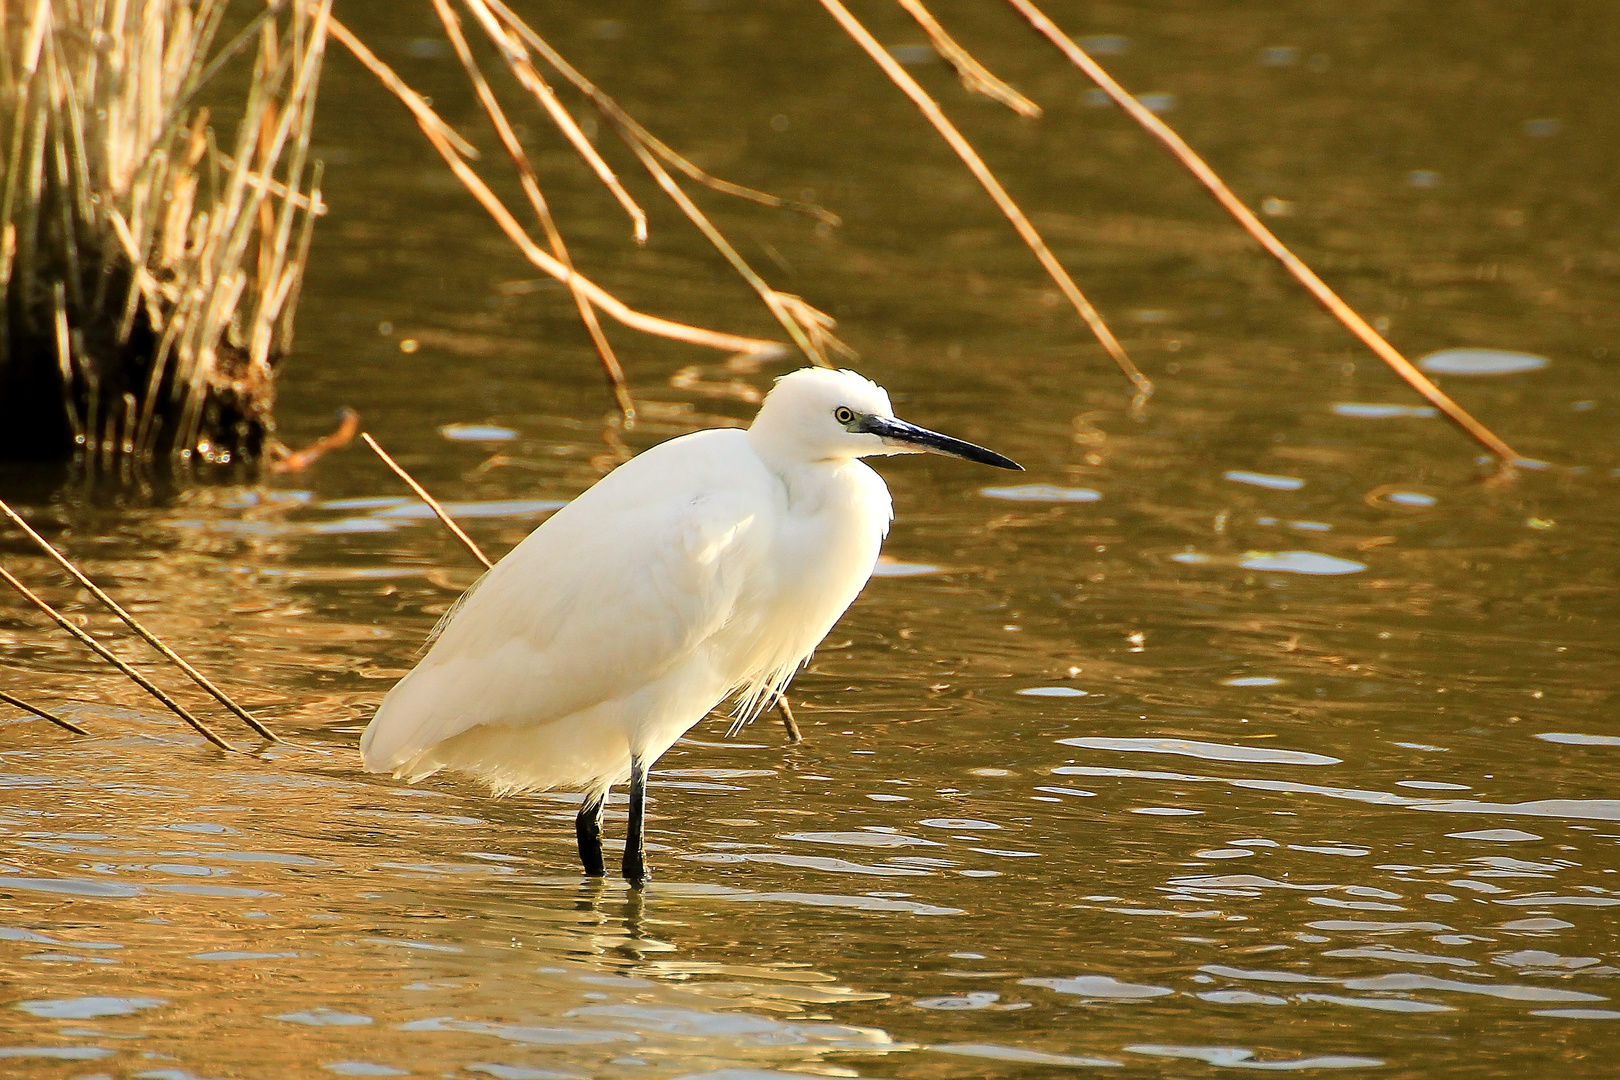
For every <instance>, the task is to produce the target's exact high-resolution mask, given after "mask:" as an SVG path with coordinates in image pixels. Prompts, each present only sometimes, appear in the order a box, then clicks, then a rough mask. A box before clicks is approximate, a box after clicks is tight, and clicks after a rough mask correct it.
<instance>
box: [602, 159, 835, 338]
mask: <svg viewBox="0 0 1620 1080" xmlns="http://www.w3.org/2000/svg"><path fill="white" fill-rule="evenodd" d="M619 134H620V135H621V136H623V137H624V141H625V143H626V145H628V146H629V147H630V149H631V150H632V151H634V153H635V155H636V157H638V158H640V159H641V164H642V165H643V166H644V167H645V168H646V170H647V172H648V173H650V174H651V175H652V178H653V179H654V180H655V181H657V183H658V186H659V187H661V188H663V190H664V194H666V195H668V196H669V198H670V200H671V201H672V202H674V203H675V205H676V206H678V207H680V209H681V212H682V213H683V214H685V215H686V217H687V219H688V220H689V221H691V222H692V224H694V225H696V226H697V228H698V231H699V232H701V233H702V234H703V235H704V237H705V238H706V239H707V240H708V241H709V243H710V244H712V245H714V248H715V250H717V251H718V252H720V254H721V256H722V257H724V258H725V260H726V261H727V262H729V263H730V264H731V267H732V269H733V270H735V271H737V273H738V275H740V276H741V277H742V279H743V280H744V281H746V282H747V283H748V284H749V286H750V287H752V288H753V290H754V291H755V292H756V293H758V294H759V298H760V299H761V300H763V301H765V306H766V307H767V308H769V309H770V312H771V314H772V315H774V316H776V321H777V322H779V323H781V324H782V328H783V329H784V330H786V331H787V332H788V336H789V337H791V338H792V339H793V343H794V344H795V345H797V346H798V347H799V351H800V352H802V353H804V355H805V357H806V358H807V359H808V360H809V361H810V362H811V363H813V364H816V365H819V366H820V367H833V366H834V365H833V362H832V360H831V359H830V358H829V357H828V355H827V354H828V352H835V353H837V354H838V355H840V356H843V357H845V358H846V359H850V360H853V359H855V350H854V349H851V348H850V347H849V346H848V345H845V344H844V343H843V342H842V341H840V340H838V338H837V337H836V336H835V335H834V334H833V332H832V331H833V328H834V327H835V326H837V325H838V323H837V320H835V319H834V318H833V317H832V316H831V315H828V314H826V313H825V312H822V311H818V310H817V309H816V308H814V307H812V306H811V305H810V304H807V303H806V302H805V301H804V300H803V299H802V298H801V297H797V296H793V295H792V294H790V293H780V292H777V291H776V290H775V289H773V288H771V287H770V286H769V285H768V284H766V283H765V279H764V278H762V277H760V276H759V274H757V273H756V272H755V271H754V268H753V267H752V266H749V265H748V261H747V260H746V259H744V258H743V257H742V256H741V255H739V254H738V253H737V249H736V248H734V247H732V246H731V242H730V241H729V240H727V239H726V238H725V235H724V234H723V233H721V232H720V230H719V229H717V228H715V227H714V223H713V222H711V221H710V220H709V219H708V217H707V216H706V215H705V214H704V213H703V211H702V210H700V209H698V206H697V204H696V203H694V202H693V201H692V200H691V198H690V197H689V196H688V195H687V194H686V192H685V191H683V190H681V186H680V185H679V184H677V183H676V182H675V178H674V177H672V176H670V175H669V171H668V170H667V169H665V168H664V166H663V165H662V164H660V163H659V161H658V159H657V158H656V157H654V156H653V154H652V151H651V150H649V149H648V148H647V147H645V146H643V145H642V144H641V143H640V142H638V141H637V140H636V139H635V138H634V137H633V136H631V135H630V134H629V133H628V132H626V131H624V129H622V128H620V129H619Z"/></svg>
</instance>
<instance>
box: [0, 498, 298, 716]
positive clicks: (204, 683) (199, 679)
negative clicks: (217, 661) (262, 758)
mask: <svg viewBox="0 0 1620 1080" xmlns="http://www.w3.org/2000/svg"><path fill="white" fill-rule="evenodd" d="M0 513H4V514H5V516H6V517H8V518H10V519H11V523H12V524H13V525H15V526H17V528H19V529H21V530H22V531H23V532H24V533H25V534H26V535H27V536H28V539H30V540H32V541H33V542H34V543H35V544H37V545H38V546H39V548H40V550H42V551H44V552H45V554H47V555H49V556H50V557H51V558H52V559H54V560H55V561H56V564H57V565H58V566H60V567H61V568H62V569H64V570H66V571H67V572H68V573H69V574H70V575H72V577H73V580H75V581H77V582H78V583H79V584H80V585H82V586H83V587H84V588H85V589H86V590H88V591H89V593H90V595H91V596H94V597H95V598H96V599H97V600H99V601H101V603H102V605H103V606H104V607H106V608H107V610H108V611H111V612H112V613H113V614H114V615H116V616H118V618H119V619H121V620H122V621H123V623H124V625H125V626H127V627H129V628H130V629H131V630H133V631H135V633H137V634H139V635H140V636H141V638H142V639H143V640H144V641H145V642H146V643H147V644H148V645H150V646H152V648H154V649H156V650H157V651H158V652H160V653H162V654H163V656H164V658H165V659H167V660H168V661H169V662H170V663H172V664H174V665H175V666H176V667H178V668H179V669H180V670H181V671H183V672H185V673H186V676H187V677H188V678H190V679H191V681H192V682H194V683H196V684H197V685H198V686H200V687H202V688H203V689H204V690H205V691H207V692H208V694H209V695H210V696H211V697H213V699H214V700H215V701H217V702H219V703H220V704H221V705H223V706H225V707H226V708H227V709H229V710H231V712H233V713H235V714H236V716H237V718H238V719H240V720H241V721H242V722H243V723H244V724H246V725H247V726H248V727H250V728H252V729H253V730H254V731H256V732H258V733H259V734H260V735H262V736H264V737H265V738H266V739H268V740H269V741H271V742H280V741H281V740H280V739H278V738H276V736H275V733H274V732H272V731H271V730H270V729H269V728H267V727H265V726H264V725H263V724H262V723H260V722H259V721H258V719H257V718H255V717H254V715H253V714H252V713H250V712H248V711H247V710H246V709H244V708H242V706H240V705H238V704H237V703H236V702H235V701H232V700H231V698H230V695H228V694H226V693H225V691H223V690H221V689H220V688H219V687H217V686H215V685H214V684H213V682H211V681H210V680H209V678H208V676H206V675H204V674H203V673H202V672H200V671H198V670H197V669H196V668H194V667H192V666H191V665H190V664H189V663H187V662H186V661H185V659H184V658H182V657H181V656H180V654H179V653H177V652H175V651H174V650H173V649H171V648H169V647H168V646H167V645H165V644H163V642H161V641H159V640H158V639H157V636H156V635H154V634H153V633H152V632H151V631H150V630H148V629H146V627H144V626H142V625H141V624H140V623H139V622H137V621H136V620H135V616H133V615H131V614H130V613H129V612H127V611H125V610H124V608H123V606H122V605H120V604H119V603H118V601H116V600H114V599H113V598H112V597H110V596H108V595H107V594H106V593H105V592H103V591H102V590H101V589H100V588H99V587H98V586H97V585H96V583H95V582H93V581H91V580H90V579H89V578H88V577H86V576H85V574H84V572H83V571H82V570H80V569H79V568H78V567H77V566H75V565H73V562H72V561H71V560H70V559H68V557H67V556H66V555H63V554H62V553H61V552H60V551H58V550H57V549H56V547H55V546H54V545H53V544H52V543H51V542H50V541H49V540H47V539H45V538H44V537H43V536H41V535H39V533H37V532H35V531H34V527H33V526H32V525H30V524H28V522H26V521H24V520H23V519H22V517H21V515H19V514H18V513H17V511H15V510H13V509H12V508H11V507H10V506H9V505H7V504H6V502H5V500H3V499H0Z"/></svg>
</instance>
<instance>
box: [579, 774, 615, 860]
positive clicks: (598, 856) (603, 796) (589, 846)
mask: <svg viewBox="0 0 1620 1080" xmlns="http://www.w3.org/2000/svg"><path fill="white" fill-rule="evenodd" d="M606 801H607V789H606V788H604V789H602V790H601V791H599V792H597V793H596V794H595V795H587V796H585V801H584V803H582V804H581V805H580V808H579V815H578V816H577V817H575V818H574V835H575V836H576V837H578V839H579V861H580V865H582V866H584V867H585V876H586V877H606V876H607V867H606V866H605V865H604V864H603V862H602V804H603V803H605V802H606Z"/></svg>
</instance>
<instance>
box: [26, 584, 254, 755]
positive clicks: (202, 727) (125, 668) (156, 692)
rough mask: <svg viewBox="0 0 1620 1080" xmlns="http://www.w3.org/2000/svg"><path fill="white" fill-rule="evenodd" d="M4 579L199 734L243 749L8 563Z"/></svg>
mask: <svg viewBox="0 0 1620 1080" xmlns="http://www.w3.org/2000/svg"><path fill="white" fill-rule="evenodd" d="M0 581H4V582H5V583H6V584H7V585H10V586H11V587H12V588H13V589H16V590H17V592H19V593H20V594H22V597H23V599H25V600H27V601H28V602H29V603H30V604H33V605H34V606H35V607H37V608H39V610H40V611H42V612H44V613H45V614H46V615H47V616H49V617H50V618H51V620H52V621H53V622H55V623H56V625H58V626H60V627H61V628H62V629H64V630H66V631H67V632H68V633H70V634H72V635H73V636H74V637H76V638H78V639H79V641H80V642H82V643H83V644H84V645H85V646H86V647H87V648H89V649H90V651H91V652H93V653H95V654H96V655H97V656H99V657H101V658H102V659H103V660H105V661H107V662H108V663H109V664H111V665H112V666H113V667H115V668H117V669H118V670H119V671H121V672H123V673H124V675H126V676H128V678H129V679H130V681H132V682H133V683H135V685H136V686H139V687H140V688H141V689H142V690H145V691H146V692H147V693H148V694H151V695H152V696H153V697H155V698H157V699H158V701H160V702H161V703H162V704H163V706H164V707H165V708H167V709H168V710H169V711H170V712H172V713H174V714H175V715H176V716H178V717H179V718H180V719H182V720H184V721H185V722H186V723H187V724H189V725H191V727H192V729H193V730H195V731H196V732H197V734H199V735H201V736H202V737H203V738H205V739H207V740H208V741H209V742H211V743H213V744H214V745H215V746H217V747H219V748H220V749H221V750H228V751H230V752H232V753H238V752H239V751H237V749H236V747H234V746H232V745H231V744H230V743H228V742H226V741H225V740H224V739H222V738H220V737H219V736H218V735H216V734H214V732H213V731H211V730H209V727H208V725H207V724H205V723H203V722H202V721H201V720H199V719H197V718H196V717H195V716H192V715H191V713H189V712H187V711H186V708H185V706H183V705H181V704H180V703H179V702H178V701H175V700H174V699H173V698H172V697H170V696H169V695H168V694H165V693H164V692H163V691H162V690H161V689H159V688H158V687H157V686H154V685H153V684H152V682H151V681H150V680H149V679H147V678H146V676H144V675H142V674H141V673H140V672H138V671H136V670H135V669H134V668H132V667H130V666H129V665H128V664H126V663H124V661H122V660H120V659H119V658H118V657H117V656H115V655H113V652H112V650H111V649H108V648H107V646H105V645H103V644H102V643H101V642H99V641H97V640H96V639H95V638H93V637H91V636H90V635H89V634H87V633H85V632H84V631H83V630H80V629H79V628H78V627H77V626H74V625H73V623H72V622H70V621H69V620H68V617H67V616H66V615H63V614H62V613H61V612H60V611H57V610H56V609H55V608H53V607H52V606H51V605H50V604H48V603H46V602H45V601H44V600H42V599H41V598H40V597H39V596H37V595H35V593H34V592H33V590H31V589H29V588H28V586H26V585H24V584H23V583H22V582H21V581H18V580H17V578H16V576H15V575H14V574H12V572H11V571H10V570H7V569H6V568H5V567H4V566H0Z"/></svg>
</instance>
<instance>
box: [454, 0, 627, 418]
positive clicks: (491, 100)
mask: <svg viewBox="0 0 1620 1080" xmlns="http://www.w3.org/2000/svg"><path fill="white" fill-rule="evenodd" d="M433 6H434V8H435V9H436V10H437V11H438V13H439V21H440V22H442V23H443V24H444V30H445V34H446V35H447V36H448V37H449V38H450V43H451V44H452V45H453V46H455V50H456V56H457V57H459V58H460V60H461V66H462V67H463V68H464V69H465V70H466V72H467V78H468V79H470V80H471V81H472V84H473V88H474V89H475V90H476V91H477V92H478V100H479V101H480V102H481V103H482V104H483V106H484V111H485V112H486V113H488V114H489V119H490V123H491V124H493V125H494V126H495V132H496V134H497V135H499V136H500V139H501V145H502V146H504V147H505V148H506V153H507V156H508V157H510V158H511V159H512V164H513V165H514V166H515V167H516V168H517V170H518V176H519V179H520V181H521V183H522V185H523V191H524V194H526V195H527V196H528V198H529V205H530V206H531V207H533V209H534V213H535V216H536V217H537V218H539V219H540V225H541V228H543V229H544V230H545V233H546V240H547V242H548V243H550V244H551V251H552V254H553V255H555V256H557V260H558V261H559V262H561V263H562V264H563V265H564V266H566V267H567V268H568V270H569V272H570V273H573V271H574V260H573V258H572V257H571V256H570V255H569V253H568V245H567V244H566V243H564V242H563V237H562V232H561V231H560V230H559V229H558V228H557V222H556V221H555V219H553V218H552V216H551V207H550V206H549V205H548V204H547V203H546V197H545V195H543V194H542V193H541V191H540V180H539V178H538V177H537V176H536V175H535V173H534V168H533V166H532V165H530V163H529V156H528V155H527V154H526V153H524V151H523V144H522V143H521V142H519V141H518V137H517V133H516V132H515V131H513V130H512V125H511V124H510V123H508V122H507V119H506V113H505V111H504V110H502V109H501V105H500V102H499V101H497V100H496V98H495V92H494V91H493V90H491V89H490V87H489V82H488V80H486V79H485V78H484V73H483V71H481V70H480V69H479V67H478V63H477V61H475V60H474V59H473V55H472V50H471V49H470V48H468V46H467V39H466V37H465V36H464V35H463V34H462V32H461V20H460V19H458V18H457V17H456V13H455V12H454V11H452V10H451V9H450V5H449V3H448V0H433ZM474 10H475V13H476V12H477V9H474ZM485 14H486V15H487V13H485ZM485 30H486V32H488V33H489V34H490V35H491V36H492V37H493V36H495V35H496V34H500V35H501V40H500V41H498V42H497V45H500V46H504V47H502V48H501V55H502V56H503V57H505V58H506V62H507V65H508V66H509V67H511V68H512V69H513V70H514V72H517V73H518V76H519V82H521V83H523V84H524V86H526V87H531V88H532V87H534V86H535V84H538V85H539V86H540V87H543V88H544V90H545V95H546V100H549V101H551V102H555V101H556V95H555V94H552V93H551V88H550V87H549V86H546V85H545V82H544V80H542V79H541V78H540V76H539V73H538V72H536V71H535V70H534V69H533V68H531V67H530V66H529V64H528V62H527V60H525V59H523V58H522V57H521V56H520V55H516V54H515V52H514V47H513V46H512V43H511V42H510V41H507V40H506V39H505V32H504V31H502V30H501V28H500V26H499V25H498V24H496V23H495V22H494V20H493V19H492V18H490V19H488V21H487V22H485ZM519 68H521V71H520V70H519ZM538 92H539V91H538V90H536V93H537V94H538ZM569 123H570V124H572V123H573V120H572V118H571V117H570V118H569ZM586 145H587V146H589V144H588V143H587V144H586ZM591 154H592V155H593V156H594V155H595V154H596V150H595V148H594V147H592V148H591ZM596 160H598V161H599V160H601V159H600V158H597V159H596ZM603 168H606V165H604V166H603ZM609 175H610V176H611V175H612V174H611V173H610V174H609ZM613 186H614V187H615V189H617V190H621V191H622V190H623V189H622V188H619V187H618V179H617V178H616V177H615V178H614V179H613ZM626 198H628V196H626ZM631 205H632V206H634V203H631ZM635 213H636V214H637V215H639V216H638V217H636V218H635V221H636V223H637V234H636V235H637V237H638V242H644V241H645V240H646V236H647V215H646V214H644V213H642V212H641V208H640V207H639V206H636V207H635ZM568 291H569V294H570V295H572V296H573V298H574V305H575V307H577V308H578V309H579V319H580V322H581V323H583V324H584V326H585V332H586V333H587V334H589V335H590V339H591V344H592V345H594V346H595V347H596V355H597V358H598V359H599V360H601V362H602V371H603V373H604V374H606V375H607V380H608V385H609V387H610V388H611V389H612V391H613V399H614V401H616V402H617V403H618V406H619V415H620V416H621V417H622V418H623V419H624V423H625V426H626V427H629V426H631V425H633V424H634V423H635V422H636V406H635V402H634V401H632V400H631V398H630V387H629V385H628V384H627V383H626V382H625V378H624V368H623V367H622V366H621V365H620V364H619V358H618V356H616V355H615V354H614V352H613V346H612V344H611V343H609V341H608V339H607V335H606V334H604V333H603V332H602V322H601V320H600V319H598V318H597V317H596V308H595V307H593V306H592V305H591V301H590V298H589V297H587V296H586V295H585V294H584V292H582V291H581V290H580V288H579V285H578V283H577V282H570V283H569V287H568Z"/></svg>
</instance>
